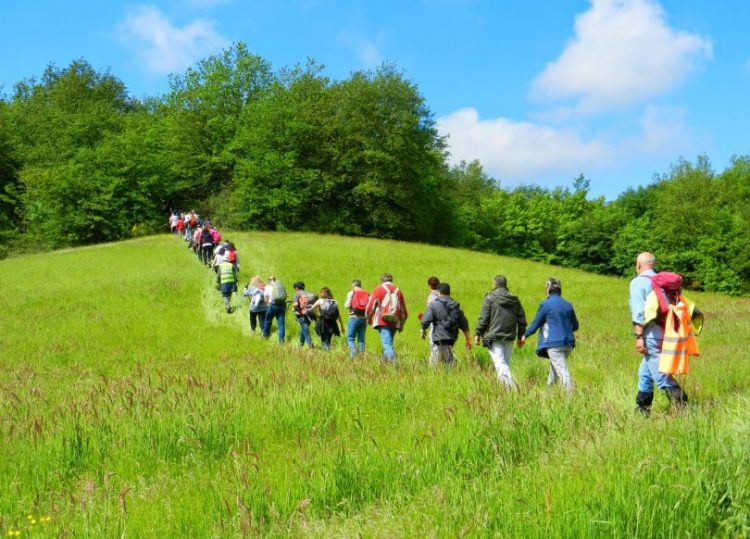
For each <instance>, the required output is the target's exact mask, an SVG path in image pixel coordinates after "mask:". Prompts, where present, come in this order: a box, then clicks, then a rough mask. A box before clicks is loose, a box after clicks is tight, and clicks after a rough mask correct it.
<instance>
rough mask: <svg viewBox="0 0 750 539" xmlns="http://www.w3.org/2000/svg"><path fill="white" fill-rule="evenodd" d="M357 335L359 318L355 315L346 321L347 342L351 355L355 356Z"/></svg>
mask: <svg viewBox="0 0 750 539" xmlns="http://www.w3.org/2000/svg"><path fill="white" fill-rule="evenodd" d="M356 336H357V318H354V317H353V316H352V317H350V318H349V321H348V322H347V323H346V344H347V345H348V346H349V356H350V357H354V356H355V355H356V353H357V349H356V348H355V347H354V338H355V337H356Z"/></svg>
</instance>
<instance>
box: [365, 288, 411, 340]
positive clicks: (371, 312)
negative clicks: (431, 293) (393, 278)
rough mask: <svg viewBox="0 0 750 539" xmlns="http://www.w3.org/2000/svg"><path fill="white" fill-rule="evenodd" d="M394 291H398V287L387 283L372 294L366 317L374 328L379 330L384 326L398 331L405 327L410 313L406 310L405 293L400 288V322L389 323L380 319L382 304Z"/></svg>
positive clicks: (398, 294)
mask: <svg viewBox="0 0 750 539" xmlns="http://www.w3.org/2000/svg"><path fill="white" fill-rule="evenodd" d="M386 287H387V288H388V290H386ZM394 289H397V287H396V286H395V285H394V284H393V283H391V282H386V283H383V284H382V285H380V286H378V287H376V288H375V289H374V290H373V291H372V294H370V301H369V302H367V309H366V310H365V317H366V318H367V319H368V320H369V321H370V324H372V327H374V328H378V327H383V326H390V327H392V328H396V329H401V328H403V327H404V323H405V322H406V318H407V316H409V313H408V312H407V310H406V301H404V294H403V292H401V289H400V288H398V293H397V296H398V301H399V304H400V307H401V308H400V311H399V318H400V320H399V321H398V322H389V321H387V320H383V319H382V318H380V304H381V303H382V301H383V299H384V298H385V295H386V293H387V292H388V291H393V290H394Z"/></svg>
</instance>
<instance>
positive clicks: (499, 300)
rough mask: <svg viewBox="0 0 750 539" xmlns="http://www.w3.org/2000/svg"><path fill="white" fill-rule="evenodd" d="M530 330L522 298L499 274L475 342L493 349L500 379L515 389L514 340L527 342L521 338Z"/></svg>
mask: <svg viewBox="0 0 750 539" xmlns="http://www.w3.org/2000/svg"><path fill="white" fill-rule="evenodd" d="M525 331H526V313H525V312H524V310H523V307H522V306H521V301H520V300H519V299H518V298H517V297H516V296H514V295H513V294H511V293H510V292H509V291H508V280H507V279H506V278H505V277H504V276H502V275H496V276H495V288H494V289H493V290H492V291H490V292H489V293H487V295H485V296H484V301H483V302H482V308H481V311H480V313H479V320H478V321H477V328H476V332H475V337H474V342H475V343H476V344H477V345H479V344H480V343H482V344H484V346H485V347H487V348H488V349H489V352H490V357H491V358H492V363H494V365H495V370H496V371H497V378H498V380H499V381H500V383H501V384H503V386H505V387H507V388H511V389H512V388H515V387H516V383H515V382H514V381H513V376H511V374H510V356H511V354H512V353H513V341H515V340H516V336H518V337H519V339H518V347H519V348H521V347H522V346H523V343H522V342H521V339H520V337H521V336H522V335H523V333H524V332H525Z"/></svg>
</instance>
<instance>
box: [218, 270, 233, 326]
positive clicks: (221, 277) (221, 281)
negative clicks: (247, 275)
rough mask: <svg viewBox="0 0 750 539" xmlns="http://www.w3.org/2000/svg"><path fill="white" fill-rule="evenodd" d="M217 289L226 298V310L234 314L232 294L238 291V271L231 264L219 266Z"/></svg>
mask: <svg viewBox="0 0 750 539" xmlns="http://www.w3.org/2000/svg"><path fill="white" fill-rule="evenodd" d="M216 287H217V288H218V289H219V291H221V295H222V296H223V297H224V309H225V310H226V311H227V313H231V312H232V294H234V293H235V292H236V291H237V270H236V269H235V267H234V264H232V263H231V262H226V261H224V262H222V263H221V264H219V266H218V268H217V272H216Z"/></svg>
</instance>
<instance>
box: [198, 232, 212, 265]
mask: <svg viewBox="0 0 750 539" xmlns="http://www.w3.org/2000/svg"><path fill="white" fill-rule="evenodd" d="M200 252H201V262H203V263H204V264H205V265H206V266H208V267H210V266H211V260H213V257H214V239H213V236H212V235H211V229H210V228H208V226H207V225H204V226H203V230H201V251H200Z"/></svg>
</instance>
